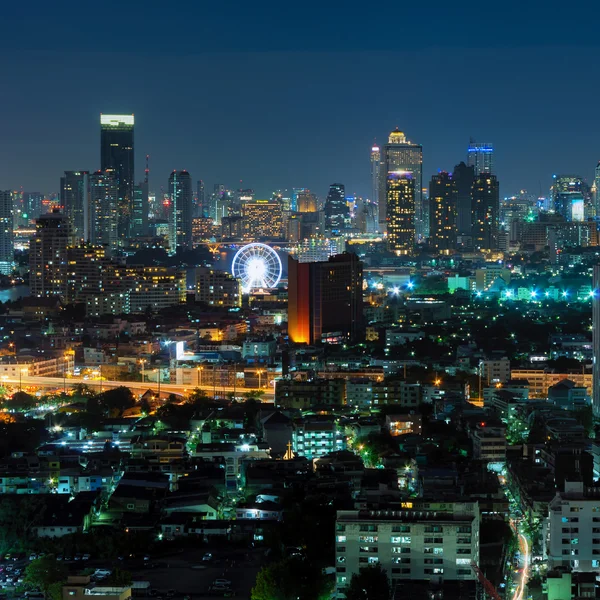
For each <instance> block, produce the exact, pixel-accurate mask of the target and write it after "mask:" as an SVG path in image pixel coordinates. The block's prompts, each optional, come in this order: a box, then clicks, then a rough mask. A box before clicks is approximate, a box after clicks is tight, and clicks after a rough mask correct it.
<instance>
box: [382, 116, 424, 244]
mask: <svg viewBox="0 0 600 600" xmlns="http://www.w3.org/2000/svg"><path fill="white" fill-rule="evenodd" d="M398 171H408V172H410V173H411V174H412V179H413V180H414V221H413V222H414V224H415V236H416V239H417V240H419V239H423V238H426V237H427V236H428V235H429V221H428V212H429V209H428V207H427V206H426V205H425V203H424V200H423V189H422V188H423V185H422V184H423V146H421V145H419V144H413V143H412V142H410V141H408V140H407V139H406V136H405V135H404V133H403V132H402V131H400V130H399V129H398V128H397V127H396V129H395V130H394V131H392V132H391V133H390V135H389V138H388V143H387V144H386V145H385V146H384V147H383V155H382V158H381V171H380V182H381V183H380V187H379V190H380V191H379V224H380V227H381V229H382V231H384V230H385V227H386V226H387V223H388V220H387V217H388V210H387V206H386V203H387V198H388V184H389V182H390V181H391V180H390V179H389V178H388V174H390V173H396V172H398Z"/></svg>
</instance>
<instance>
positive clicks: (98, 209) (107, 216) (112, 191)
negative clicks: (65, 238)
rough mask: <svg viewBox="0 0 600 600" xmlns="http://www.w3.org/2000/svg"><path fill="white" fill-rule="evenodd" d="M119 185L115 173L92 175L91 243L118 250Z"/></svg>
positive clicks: (110, 249)
mask: <svg viewBox="0 0 600 600" xmlns="http://www.w3.org/2000/svg"><path fill="white" fill-rule="evenodd" d="M118 198H119V184H118V182H117V178H116V176H115V173H114V171H110V170H109V171H96V172H95V173H92V174H91V175H90V220H89V238H88V239H89V241H90V242H91V243H92V244H97V245H100V246H107V247H108V249H109V251H110V252H112V251H114V250H116V248H117V246H118V242H119V237H118V233H117V223H118Z"/></svg>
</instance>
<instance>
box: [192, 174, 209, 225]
mask: <svg viewBox="0 0 600 600" xmlns="http://www.w3.org/2000/svg"><path fill="white" fill-rule="evenodd" d="M204 198H205V194H204V181H202V179H200V180H199V181H198V183H197V184H196V215H195V216H196V217H201V218H205V217H208V207H207V206H206V203H205V199H204Z"/></svg>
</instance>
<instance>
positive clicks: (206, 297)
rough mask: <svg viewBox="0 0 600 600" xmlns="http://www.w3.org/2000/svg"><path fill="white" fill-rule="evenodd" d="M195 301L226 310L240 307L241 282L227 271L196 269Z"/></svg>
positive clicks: (206, 268) (207, 268) (205, 268)
mask: <svg viewBox="0 0 600 600" xmlns="http://www.w3.org/2000/svg"><path fill="white" fill-rule="evenodd" d="M196 301H197V302H204V303H205V304H208V305H209V306H224V307H227V308H235V307H240V306H241V305H242V282H241V280H240V279H237V278H235V277H234V276H233V275H231V273H228V272H227V271H219V270H217V269H211V268H209V267H197V268H196Z"/></svg>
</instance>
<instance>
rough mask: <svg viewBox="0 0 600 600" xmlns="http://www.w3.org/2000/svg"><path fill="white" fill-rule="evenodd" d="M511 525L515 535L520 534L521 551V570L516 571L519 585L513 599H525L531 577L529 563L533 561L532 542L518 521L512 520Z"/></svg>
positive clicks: (516, 581)
mask: <svg viewBox="0 0 600 600" xmlns="http://www.w3.org/2000/svg"><path fill="white" fill-rule="evenodd" d="M511 527H512V529H513V531H514V532H515V535H517V536H518V539H519V552H520V557H519V571H518V573H515V575H516V577H515V583H516V586H517V587H516V589H515V592H514V594H513V600H525V599H526V598H527V596H526V590H527V581H528V579H529V565H530V563H531V550H530V544H529V540H528V539H527V538H526V537H525V535H524V534H523V533H521V532H520V531H519V525H518V521H514V520H511Z"/></svg>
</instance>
